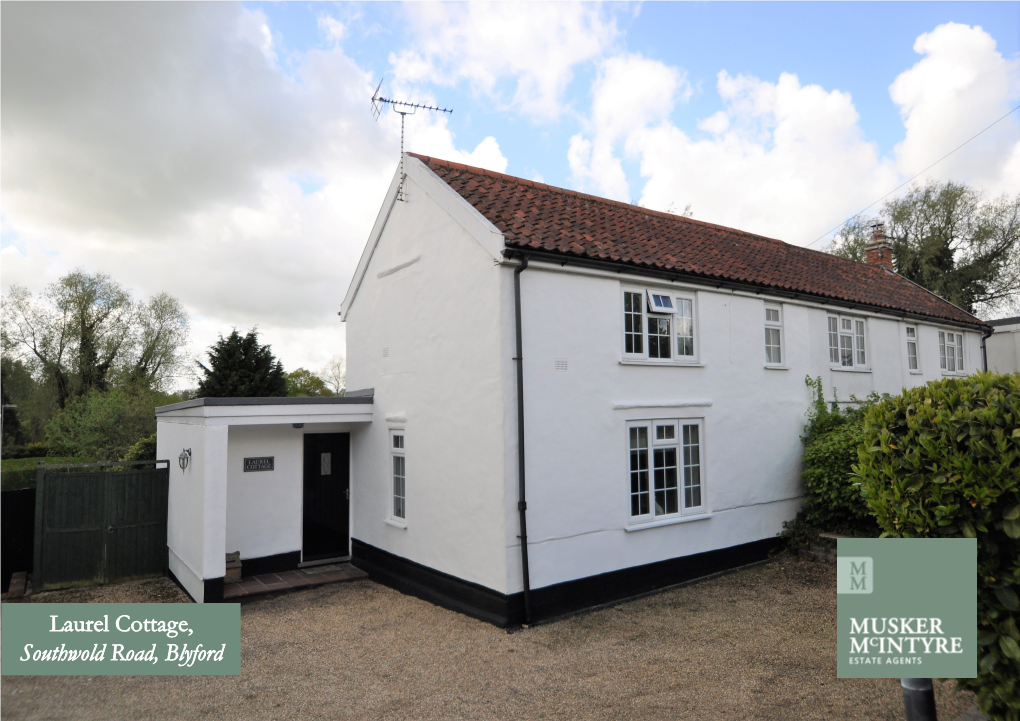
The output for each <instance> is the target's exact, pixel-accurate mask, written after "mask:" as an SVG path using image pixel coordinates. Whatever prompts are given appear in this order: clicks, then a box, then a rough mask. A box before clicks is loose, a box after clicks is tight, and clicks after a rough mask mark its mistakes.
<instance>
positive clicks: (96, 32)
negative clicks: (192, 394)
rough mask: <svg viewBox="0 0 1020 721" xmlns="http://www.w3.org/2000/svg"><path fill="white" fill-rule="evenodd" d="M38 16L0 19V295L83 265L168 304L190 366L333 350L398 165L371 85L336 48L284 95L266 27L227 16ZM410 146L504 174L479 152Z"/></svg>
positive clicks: (107, 12) (174, 8)
mask: <svg viewBox="0 0 1020 721" xmlns="http://www.w3.org/2000/svg"><path fill="white" fill-rule="evenodd" d="M51 7H52V6H46V5H39V4H27V3H26V4H24V5H19V6H17V7H12V8H7V7H6V6H5V7H4V23H3V26H2V32H3V37H2V43H0V52H2V69H3V78H2V80H3V85H2V87H3V110H4V112H3V116H2V143H3V149H4V152H3V157H2V172H3V177H2V191H3V192H2V204H3V207H2V224H3V225H2V230H3V233H4V238H5V243H4V245H5V246H6V247H5V250H4V255H3V283H4V287H5V288H6V287H9V286H10V284H11V283H15V282H16V283H20V284H22V285H26V286H28V287H29V288H30V289H32V290H35V291H38V290H40V289H42V287H43V286H44V285H45V284H46V283H48V282H51V281H53V280H55V279H56V278H58V277H59V276H60V275H62V274H63V273H66V272H67V271H68V270H70V269H71V268H74V267H76V266H83V267H85V268H86V269H88V270H92V271H102V272H106V273H109V274H110V275H112V276H113V277H114V278H116V279H118V280H120V281H121V282H123V283H125V284H126V285H128V286H129V287H131V288H132V290H133V291H134V292H135V293H136V294H137V295H141V296H146V295H151V294H153V293H156V292H158V291H161V290H166V291H168V292H170V293H171V294H173V295H175V296H177V297H178V298H180V299H181V301H182V302H183V303H184V304H185V306H186V307H187V308H188V310H189V312H190V313H191V314H192V316H193V318H194V321H193V333H192V337H193V347H194V350H195V351H196V352H200V351H202V350H204V349H205V348H206V347H208V346H209V345H210V344H211V343H212V342H213V341H215V339H216V335H217V334H218V333H228V332H229V331H230V329H231V327H233V326H236V327H238V328H239V329H242V330H243V329H247V328H250V327H252V326H254V325H256V324H257V325H258V326H259V328H260V330H261V332H262V334H263V337H264V339H265V340H266V342H270V343H272V344H273V346H274V351H275V352H276V353H277V354H279V355H280V357H281V358H282V360H283V361H284V364H285V366H286V367H287V368H288V369H292V368H295V367H297V366H299V365H303V366H305V367H309V368H312V369H315V368H318V367H319V366H320V365H322V364H323V363H324V362H325V360H326V359H327V358H328V357H329V356H331V355H334V354H336V353H337V352H340V351H342V349H343V342H344V341H343V329H342V325H341V324H340V322H339V318H338V317H337V315H336V311H337V310H338V309H339V306H340V302H341V300H342V299H343V295H344V293H345V291H346V289H347V283H348V281H349V279H350V276H351V274H352V272H353V270H354V267H355V265H356V263H357V261H358V258H359V257H360V254H361V250H362V248H363V246H364V243H365V239H366V238H367V236H368V233H369V230H370V229H371V225H372V223H373V221H374V220H375V216H376V213H377V211H378V207H379V203H380V202H381V198H382V197H383V195H384V193H385V189H386V187H387V185H388V183H389V181H390V179H391V177H392V175H393V173H394V171H395V169H396V165H397V161H398V148H399V141H400V129H399V118H397V117H395V116H393V115H392V114H387V115H386V116H384V117H383V118H381V119H380V120H379V122H378V123H376V122H375V121H373V120H372V118H371V115H370V114H369V112H368V107H367V106H368V104H367V98H368V97H370V95H371V92H372V89H373V87H374V84H373V83H372V78H371V76H370V74H369V73H368V72H366V71H365V70H363V69H362V68H360V67H359V66H358V65H357V64H356V63H355V62H354V61H353V60H351V59H350V58H349V57H347V56H346V55H345V54H344V53H343V51H342V50H341V49H340V48H339V47H338V46H334V47H332V48H331V49H328V50H313V51H310V52H308V53H307V54H306V55H305V56H304V57H303V58H301V62H300V64H299V65H298V66H297V68H296V70H295V71H294V72H295V74H296V77H295V78H289V77H287V76H286V75H284V74H283V72H282V71H281V70H280V69H279V68H278V67H276V65H275V63H274V62H273V61H272V58H270V57H269V56H268V55H267V48H268V49H269V50H273V47H272V45H271V44H268V43H270V42H271V40H272V37H273V36H272V32H271V31H270V28H269V26H268V24H267V22H266V20H265V17H264V16H262V15H261V13H259V12H255V13H252V12H249V11H247V10H245V9H243V8H241V7H239V6H236V5H227V4H218V3H212V4H204V3H203V4H199V3H194V4H192V3H180V4H172V3H171V4H162V3H138V4H132V3H114V4H88V3H81V4H71V5H68V6H66V7H64V8H62V10H61V12H60V13H53V12H50V8H51ZM128 29H130V32H128V31H127V30H128ZM263 29H264V32H263ZM274 52H275V51H274ZM418 129H421V130H422V132H423V133H424V134H425V137H424V139H422V147H423V149H426V150H428V149H432V148H434V149H435V151H434V152H436V154H437V155H438V154H442V155H443V156H444V157H452V158H455V159H461V160H463V161H464V162H472V163H473V164H476V165H483V166H486V167H493V168H496V169H500V170H502V169H505V167H506V158H504V157H503V156H502V153H501V152H500V150H499V146H498V143H497V141H496V140H495V139H494V138H486V139H484V140H483V141H482V142H481V143H479V144H478V145H477V147H475V148H474V150H472V151H467V150H462V149H460V148H459V146H458V145H457V144H456V143H455V141H454V139H453V136H452V133H451V132H450V130H449V128H447V127H446V125H445V122H439V121H437V120H435V119H433V120H432V121H431V122H429V123H428V124H427V125H426V124H423V123H419V124H418V125H417V126H416V131H417V130H418ZM309 177H312V178H316V179H317V184H319V182H321V188H319V189H318V190H316V191H315V192H311V193H308V194H306V193H304V192H302V189H301V187H300V184H299V179H300V178H309ZM11 239H13V241H11ZM12 251H13V252H12Z"/></svg>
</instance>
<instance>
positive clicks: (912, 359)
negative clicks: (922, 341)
mask: <svg viewBox="0 0 1020 721" xmlns="http://www.w3.org/2000/svg"><path fill="white" fill-rule="evenodd" d="M907 368H909V369H910V370H912V371H916V370H918V365H917V326H913V325H908V326H907Z"/></svg>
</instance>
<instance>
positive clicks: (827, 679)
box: [0, 556, 973, 721]
mask: <svg viewBox="0 0 1020 721" xmlns="http://www.w3.org/2000/svg"><path fill="white" fill-rule="evenodd" d="M835 583H836V573H835V565H834V564H821V563H814V562H811V561H808V560H805V559H801V558H796V557H792V556H781V557H779V558H777V559H775V560H773V561H771V562H769V563H767V564H763V565H760V566H755V567H752V568H748V569H744V570H742V571H739V572H737V573H734V574H731V575H728V576H724V577H721V578H717V579H714V580H711V581H706V582H703V583H699V584H695V585H692V586H687V587H684V588H679V589H674V590H672V591H667V592H665V593H661V594H657V595H654V596H650V597H647V598H644V599H640V600H637V601H632V602H629V603H622V604H619V605H617V606H615V607H613V608H608V609H604V610H600V611H596V612H593V613H588V614H584V615H579V616H575V617H573V618H568V619H564V620H561V621H557V622H555V623H550V624H545V625H540V626H536V627H533V628H530V629H526V630H523V631H520V632H518V633H513V634H508V633H506V632H505V631H502V630H500V629H497V628H494V627H492V626H489V625H488V624H485V623H481V622H479V621H474V620H472V619H470V618H467V617H465V616H462V615H459V614H456V613H453V612H451V611H446V610H444V609H441V608H438V607H436V606H433V605H431V604H429V603H426V602H424V601H420V600H418V599H416V598H413V597H410V596H404V595H401V594H400V593H397V592H396V591H393V590H391V589H389V588H385V587H383V586H380V585H377V584H375V583H373V582H371V581H356V582H351V583H343V584H336V585H330V586H320V587H317V588H312V589H306V590H301V591H296V592H290V593H286V594H283V595H277V596H269V597H264V598H261V599H253V600H250V601H247V602H246V603H245V604H243V605H242V607H241V625H242V628H241V639H242V656H241V659H242V660H241V668H242V675H241V676H240V677H214V676H208V677H202V676H193V677H187V676H184V677H142V676H130V677H75V676H67V677H57V676H53V677H17V676H8V677H5V678H4V683H3V686H2V690H0V701H2V704H3V716H4V719H5V721H15V720H16V719H58V718H59V719H121V718H124V719H135V718H168V719H169V718H187V719H201V718H217V719H218V718H244V719H282V718H299V719H376V718H379V719H382V718H386V719H392V718H416V719H433V718H434V719H507V718H521V719H543V718H566V719H582V718H583V719H619V718H624V717H626V718H631V719H633V718H638V719H645V718H648V719H664V718H685V719H782V720H784V721H786V720H790V721H793V720H795V719H869V720H878V719H889V720H890V721H892V720H897V721H898V720H901V719H902V718H903V701H902V696H901V693H900V689H899V682H898V681H897V680H895V679H878V680H841V679H837V678H836V660H835V647H836V637H835V627H836V594H835ZM129 586H130V585H129V584H124V585H122V586H121V587H120V588H122V589H125V590H126V589H128V588H129ZM107 588H108V589H109V588H111V587H107ZM114 588H115V587H114ZM174 590H176V589H175V588H174ZM96 600H99V599H96ZM103 600H111V601H112V600H134V599H126V598H125V599H121V598H116V599H114V598H106V599H103ZM936 695H937V699H938V704H939V718H941V719H943V720H944V721H951V720H952V719H954V718H956V716H958V715H959V714H961V713H962V712H964V711H966V710H967V709H968V708H970V707H971V705H972V703H973V696H972V695H970V694H968V693H960V692H956V691H954V690H952V683H951V682H948V683H946V684H939V685H937V686H936Z"/></svg>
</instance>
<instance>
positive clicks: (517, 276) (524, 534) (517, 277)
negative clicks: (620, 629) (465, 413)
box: [514, 255, 531, 623]
mask: <svg viewBox="0 0 1020 721" xmlns="http://www.w3.org/2000/svg"><path fill="white" fill-rule="evenodd" d="M527 267H528V256H526V255H525V256H521V264H520V265H518V266H517V268H516V269H515V270H514V313H515V315H516V317H517V357H516V358H514V360H515V361H517V493H518V498H519V500H518V501H517V511H518V512H519V513H520V514H521V570H522V571H523V573H524V623H531V578H530V576H529V575H528V514H527V511H528V503H527V500H526V497H525V486H524V349H523V346H524V343H523V341H522V340H521V273H523V272H524V271H525V269H527Z"/></svg>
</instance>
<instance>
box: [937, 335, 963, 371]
mask: <svg viewBox="0 0 1020 721" xmlns="http://www.w3.org/2000/svg"><path fill="white" fill-rule="evenodd" d="M965 348H966V344H965V343H964V335H963V333H962V332H960V333H957V332H956V329H955V328H939V368H941V369H942V375H944V376H965V375H967V371H966V367H967V366H968V365H969V364H968V363H967V359H966V357H965V356H966V352H965Z"/></svg>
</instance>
